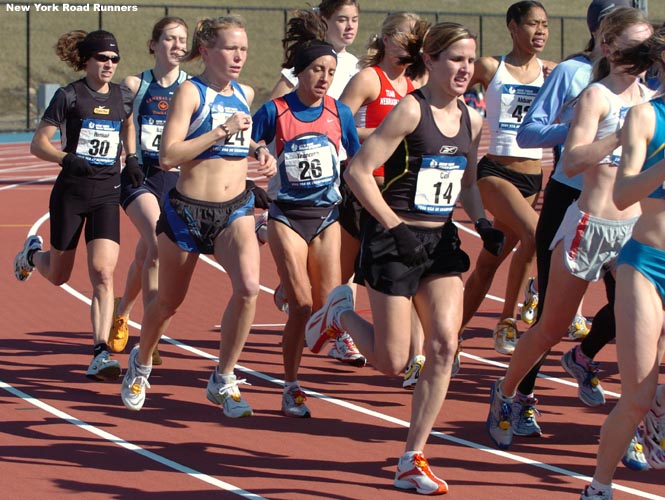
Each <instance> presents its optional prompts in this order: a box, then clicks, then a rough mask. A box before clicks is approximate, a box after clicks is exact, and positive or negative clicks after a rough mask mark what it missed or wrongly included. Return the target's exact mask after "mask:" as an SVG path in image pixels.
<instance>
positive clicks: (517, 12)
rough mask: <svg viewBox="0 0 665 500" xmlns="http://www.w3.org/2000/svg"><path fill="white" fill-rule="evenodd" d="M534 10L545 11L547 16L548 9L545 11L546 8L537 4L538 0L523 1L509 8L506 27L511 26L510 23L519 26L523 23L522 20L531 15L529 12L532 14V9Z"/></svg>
mask: <svg viewBox="0 0 665 500" xmlns="http://www.w3.org/2000/svg"><path fill="white" fill-rule="evenodd" d="M533 8H539V9H543V11H545V14H547V9H545V6H544V5H543V4H542V3H540V2H537V1H536V0H523V1H522V2H517V3H514V4H512V5H511V6H510V7H508V10H507V11H506V26H508V25H509V24H510V21H515V22H516V23H517V24H519V23H521V22H522V19H524V17H525V16H527V15H529V12H531V9H533Z"/></svg>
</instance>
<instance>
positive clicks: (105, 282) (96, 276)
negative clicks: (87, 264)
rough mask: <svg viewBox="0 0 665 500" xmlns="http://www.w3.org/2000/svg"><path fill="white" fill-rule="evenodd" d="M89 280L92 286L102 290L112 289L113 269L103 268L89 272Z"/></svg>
mask: <svg viewBox="0 0 665 500" xmlns="http://www.w3.org/2000/svg"><path fill="white" fill-rule="evenodd" d="M90 280H91V281H92V284H93V286H96V287H102V288H113V269H112V268H108V267H103V268H99V269H92V270H91V271H90Z"/></svg>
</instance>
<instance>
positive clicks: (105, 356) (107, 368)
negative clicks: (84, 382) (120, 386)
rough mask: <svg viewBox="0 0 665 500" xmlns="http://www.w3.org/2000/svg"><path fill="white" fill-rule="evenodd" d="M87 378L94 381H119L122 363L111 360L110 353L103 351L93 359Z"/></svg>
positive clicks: (86, 374) (86, 373)
mask: <svg viewBox="0 0 665 500" xmlns="http://www.w3.org/2000/svg"><path fill="white" fill-rule="evenodd" d="M85 376H86V377H88V378H89V379H92V380H109V381H110V380H118V378H119V377H120V363H119V362H117V361H116V360H115V359H111V358H110V356H109V352H108V351H102V352H100V353H99V354H97V356H95V357H93V358H92V361H91V362H90V366H88V371H87V372H85Z"/></svg>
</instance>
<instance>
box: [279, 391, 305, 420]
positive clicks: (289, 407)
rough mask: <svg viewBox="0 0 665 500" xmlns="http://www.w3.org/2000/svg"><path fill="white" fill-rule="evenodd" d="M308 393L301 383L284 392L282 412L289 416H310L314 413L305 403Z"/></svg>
mask: <svg viewBox="0 0 665 500" xmlns="http://www.w3.org/2000/svg"><path fill="white" fill-rule="evenodd" d="M305 401H307V395H306V394H305V391H303V390H302V389H301V388H300V386H299V385H297V386H295V387H292V388H291V389H289V390H288V391H284V392H283V393H282V413H283V414H284V415H286V416H287V417H296V418H310V417H311V416H312V414H311V413H310V411H309V408H307V405H306V404H305Z"/></svg>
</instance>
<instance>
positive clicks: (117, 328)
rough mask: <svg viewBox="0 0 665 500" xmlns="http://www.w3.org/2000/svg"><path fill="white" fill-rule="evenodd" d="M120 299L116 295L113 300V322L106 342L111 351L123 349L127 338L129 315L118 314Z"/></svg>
mask: <svg viewBox="0 0 665 500" xmlns="http://www.w3.org/2000/svg"><path fill="white" fill-rule="evenodd" d="M120 300H121V298H120V297H116V298H115V299H114V300H113V323H112V324H111V331H110V332H109V340H108V342H107V344H108V346H109V349H111V352H122V351H124V350H125V347H126V346H127V341H128V340H129V316H118V304H120ZM153 364H154V363H153Z"/></svg>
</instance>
